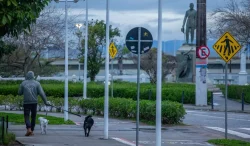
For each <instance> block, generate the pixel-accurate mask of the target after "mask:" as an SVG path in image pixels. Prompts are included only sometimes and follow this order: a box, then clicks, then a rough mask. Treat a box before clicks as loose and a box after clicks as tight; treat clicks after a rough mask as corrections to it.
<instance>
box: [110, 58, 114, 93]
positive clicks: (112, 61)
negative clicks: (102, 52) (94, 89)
mask: <svg viewBox="0 0 250 146" xmlns="http://www.w3.org/2000/svg"><path fill="white" fill-rule="evenodd" d="M111 71H112V73H111V84H112V85H111V97H112V98H113V93H114V92H113V91H114V90H113V89H114V88H113V86H114V79H113V75H114V59H113V58H112V60H111Z"/></svg>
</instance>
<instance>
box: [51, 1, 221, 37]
mask: <svg viewBox="0 0 250 146" xmlns="http://www.w3.org/2000/svg"><path fill="white" fill-rule="evenodd" d="M157 2H158V1H155V0H110V24H111V25H113V26H114V27H118V28H119V29H120V30H121V35H122V38H121V41H122V40H124V38H125V37H126V34H127V33H128V31H129V30H130V29H132V28H134V27H138V26H141V27H145V28H147V29H148V30H149V31H150V32H151V33H152V35H153V38H154V39H157V35H158V3H157ZM191 2H192V3H194V4H195V5H196V0H170V1H165V0H162V7H163V9H162V10H163V13H162V17H163V20H162V23H163V24H162V27H163V34H162V38H163V40H171V39H184V35H183V33H182V32H181V31H180V29H181V26H182V23H183V18H184V14H185V12H186V10H188V9H189V3H191ZM225 3H226V0H209V1H207V12H208V13H210V12H211V11H212V10H213V9H215V8H216V7H219V6H224V4H225ZM51 5H54V6H57V7H58V8H61V9H64V7H65V6H64V3H60V4H55V3H54V2H52V3H51ZM69 5H70V8H69V17H71V16H73V15H78V16H79V17H78V18H79V23H83V22H84V20H85V7H86V5H85V2H84V1H79V2H78V3H77V4H74V3H69ZM207 16H209V15H207ZM91 19H99V20H104V21H105V20H106V0H89V20H91Z"/></svg>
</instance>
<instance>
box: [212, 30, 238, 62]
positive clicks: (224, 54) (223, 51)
mask: <svg viewBox="0 0 250 146" xmlns="http://www.w3.org/2000/svg"><path fill="white" fill-rule="evenodd" d="M213 48H214V50H215V51H216V52H217V53H218V54H219V55H220V56H221V58H222V59H223V60H224V61H225V62H228V61H230V60H231V59H232V58H233V56H234V55H235V54H236V53H237V52H238V51H239V50H240V49H241V46H240V44H239V43H238V42H237V41H236V40H235V39H234V37H233V36H232V35H231V34H230V33H229V32H226V33H224V34H223V35H222V36H221V37H220V39H219V40H218V41H217V42H216V43H215V44H214V45H213Z"/></svg>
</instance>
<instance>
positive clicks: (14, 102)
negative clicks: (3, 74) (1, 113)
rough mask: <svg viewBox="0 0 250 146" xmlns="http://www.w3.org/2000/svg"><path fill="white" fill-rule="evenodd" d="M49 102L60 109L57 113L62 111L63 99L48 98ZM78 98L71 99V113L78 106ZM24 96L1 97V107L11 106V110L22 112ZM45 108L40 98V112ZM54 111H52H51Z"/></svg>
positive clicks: (69, 102)
mask: <svg viewBox="0 0 250 146" xmlns="http://www.w3.org/2000/svg"><path fill="white" fill-rule="evenodd" d="M47 100H48V101H50V102H51V104H52V105H54V106H56V107H58V108H59V109H58V110H57V111H61V110H60V108H62V107H63V105H64V99H63V98H56V97H47ZM78 100H79V99H77V98H69V101H68V104H69V111H71V110H72V109H73V107H75V106H78ZM22 103H23V96H14V95H0V105H5V109H6V106H10V108H11V109H16V110H22ZM43 106H44V103H43V101H42V98H41V97H38V110H39V111H41V108H42V107H43ZM51 110H52V109H51Z"/></svg>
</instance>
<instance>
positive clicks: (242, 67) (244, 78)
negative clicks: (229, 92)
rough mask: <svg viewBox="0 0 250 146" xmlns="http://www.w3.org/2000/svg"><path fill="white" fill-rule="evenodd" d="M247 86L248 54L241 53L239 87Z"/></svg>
mask: <svg viewBox="0 0 250 146" xmlns="http://www.w3.org/2000/svg"><path fill="white" fill-rule="evenodd" d="M246 84H247V71H246V52H245V51H242V52H241V58H240V72H239V85H246Z"/></svg>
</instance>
